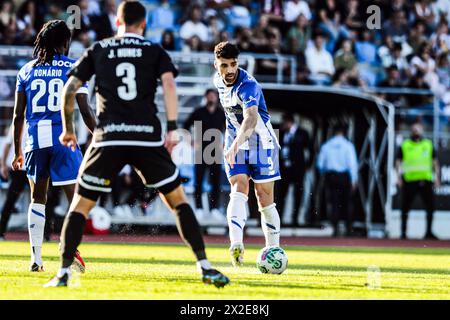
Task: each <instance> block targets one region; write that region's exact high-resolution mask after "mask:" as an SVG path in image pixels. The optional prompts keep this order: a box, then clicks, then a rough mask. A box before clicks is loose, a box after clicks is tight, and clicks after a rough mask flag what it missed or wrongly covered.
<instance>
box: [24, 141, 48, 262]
mask: <svg viewBox="0 0 450 320" xmlns="http://www.w3.org/2000/svg"><path fill="white" fill-rule="evenodd" d="M50 153H51V148H44V149H36V150H32V151H30V152H27V153H26V154H25V167H26V170H27V176H28V181H29V184H30V192H31V202H30V205H29V207H28V233H29V236H30V245H31V267H30V271H42V270H43V268H42V266H43V262H42V254H41V250H42V242H43V240H44V228H45V205H46V203H47V189H48V182H49V163H50Z"/></svg>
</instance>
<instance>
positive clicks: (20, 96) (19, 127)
mask: <svg viewBox="0 0 450 320" xmlns="http://www.w3.org/2000/svg"><path fill="white" fill-rule="evenodd" d="M26 107H27V97H26V95H25V92H23V91H16V99H15V104H14V116H13V123H12V127H13V128H12V129H13V144H14V159H13V163H12V168H13V170H19V169H20V168H22V166H23V164H24V159H23V154H22V131H23V123H24V120H25V110H26Z"/></svg>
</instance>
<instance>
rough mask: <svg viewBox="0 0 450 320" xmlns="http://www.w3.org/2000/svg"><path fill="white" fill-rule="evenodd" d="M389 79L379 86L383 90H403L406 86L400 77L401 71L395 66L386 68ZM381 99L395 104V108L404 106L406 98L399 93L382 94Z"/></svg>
mask: <svg viewBox="0 0 450 320" xmlns="http://www.w3.org/2000/svg"><path fill="white" fill-rule="evenodd" d="M386 74H387V78H386V79H384V80H383V81H381V82H380V83H379V84H378V86H379V87H382V88H394V89H395V88H402V87H404V84H403V82H402V80H401V77H400V70H399V69H398V68H397V66H396V65H395V64H393V65H391V66H389V67H387V68H386ZM380 96H381V98H383V99H386V100H387V101H389V102H391V103H393V104H394V105H395V106H402V105H403V104H404V97H403V96H402V95H401V94H398V93H382V94H381V95H380Z"/></svg>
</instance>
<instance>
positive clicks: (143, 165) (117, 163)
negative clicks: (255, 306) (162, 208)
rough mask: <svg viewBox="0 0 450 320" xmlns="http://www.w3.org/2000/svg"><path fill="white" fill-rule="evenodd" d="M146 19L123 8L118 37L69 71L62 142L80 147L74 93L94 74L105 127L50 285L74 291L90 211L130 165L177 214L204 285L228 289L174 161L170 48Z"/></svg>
mask: <svg viewBox="0 0 450 320" xmlns="http://www.w3.org/2000/svg"><path fill="white" fill-rule="evenodd" d="M145 17H146V12H145V8H144V7H143V6H142V4H140V3H139V2H137V1H133V2H131V1H130V2H122V3H121V4H120V5H119V8H118V10H117V23H118V32H117V36H116V37H113V38H109V39H104V40H102V41H99V42H96V43H94V44H93V45H92V46H91V47H90V48H89V49H87V50H86V51H85V53H84V55H83V56H82V57H81V58H80V59H79V60H78V61H77V63H76V64H75V65H74V66H73V68H72V69H71V71H70V72H69V75H70V78H69V80H68V82H67V83H66V85H65V87H64V90H63V100H62V109H61V112H62V115H63V117H62V118H63V133H62V134H61V136H60V141H61V143H62V144H64V145H66V146H67V147H71V148H72V149H74V148H75V146H76V144H77V140H76V136H75V131H74V128H73V110H74V97H75V92H76V91H77V89H78V88H79V87H80V86H81V85H82V84H83V83H84V82H86V81H88V80H89V79H90V78H91V77H92V76H93V75H95V76H96V79H95V88H96V97H97V116H98V125H97V127H96V129H95V131H94V134H93V140H92V143H91V145H90V147H89V149H88V150H87V151H86V154H85V157H84V160H83V163H82V165H81V168H80V172H79V175H78V181H77V186H76V193H75V196H74V198H73V201H72V203H71V205H70V208H69V214H68V215H67V216H66V219H65V221H64V225H63V229H62V232H61V244H62V247H61V249H62V257H61V268H60V269H59V271H58V273H57V275H56V276H55V277H54V278H53V279H52V280H50V282H48V283H47V284H46V285H45V286H46V287H58V286H67V284H68V281H69V279H70V268H69V267H70V265H71V264H72V261H73V259H74V254H75V252H76V250H77V247H78V246H79V244H80V243H81V238H82V234H83V229H84V225H85V222H86V219H87V217H88V214H89V211H90V210H91V209H92V208H93V207H94V206H95V204H96V201H97V199H98V197H99V195H100V194H101V193H102V192H111V179H113V178H114V177H116V176H117V173H118V172H119V171H120V170H121V169H122V167H123V166H124V165H126V164H130V165H132V166H133V167H134V168H135V170H136V171H137V172H138V174H139V176H140V177H141V179H142V180H143V182H144V184H145V185H146V186H148V187H151V188H156V189H158V190H159V191H160V193H161V194H162V198H163V200H164V201H165V202H166V204H167V205H168V207H169V208H170V209H171V210H172V211H173V212H174V214H175V216H176V222H177V227H178V231H179V233H180V235H181V237H182V238H183V240H184V241H185V242H186V244H187V245H189V246H190V248H191V249H192V251H193V252H194V254H195V256H196V258H197V268H198V270H199V271H200V272H201V273H202V280H203V282H204V283H206V284H213V285H215V286H216V287H223V286H225V285H226V284H228V283H229V279H228V278H227V277H226V276H225V275H223V274H222V273H220V272H219V271H217V270H215V269H213V268H212V266H211V264H210V262H209V261H208V260H207V258H206V253H205V245H204V242H203V237H202V235H201V232H200V227H199V224H198V222H197V220H196V218H195V216H194V212H193V211H192V208H191V207H190V205H189V204H188V201H187V198H186V195H185V193H184V190H183V188H182V186H181V181H180V176H179V172H178V169H177V167H176V166H175V164H174V163H173V162H172V159H171V157H170V152H171V151H172V149H173V147H174V146H175V145H176V144H177V142H178V141H177V139H176V132H175V130H176V128H177V127H176V120H177V95H176V85H175V81H174V77H175V76H176V75H177V70H176V68H175V67H174V65H173V64H172V62H171V59H170V57H169V56H168V54H167V53H166V52H165V51H164V49H162V48H161V47H160V46H159V45H155V44H152V43H151V42H150V41H147V40H145V39H144V38H143V37H142V34H143V32H144V30H145ZM158 79H161V82H162V87H163V92H164V102H165V108H166V115H167V134H166V136H165V139H164V138H163V137H162V129H161V123H160V121H159V119H158V117H157V115H156V113H157V108H156V105H155V103H154V96H155V92H156V87H157V80H158Z"/></svg>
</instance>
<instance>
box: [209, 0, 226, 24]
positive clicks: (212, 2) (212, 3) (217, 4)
mask: <svg viewBox="0 0 450 320" xmlns="http://www.w3.org/2000/svg"><path fill="white" fill-rule="evenodd" d="M205 2H206V12H205V15H206V16H209V15H215V16H217V17H218V18H219V19H220V20H221V21H222V22H223V23H226V22H228V17H227V15H226V13H225V12H228V9H230V8H231V6H232V5H233V1H230V0H206V1H205Z"/></svg>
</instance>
